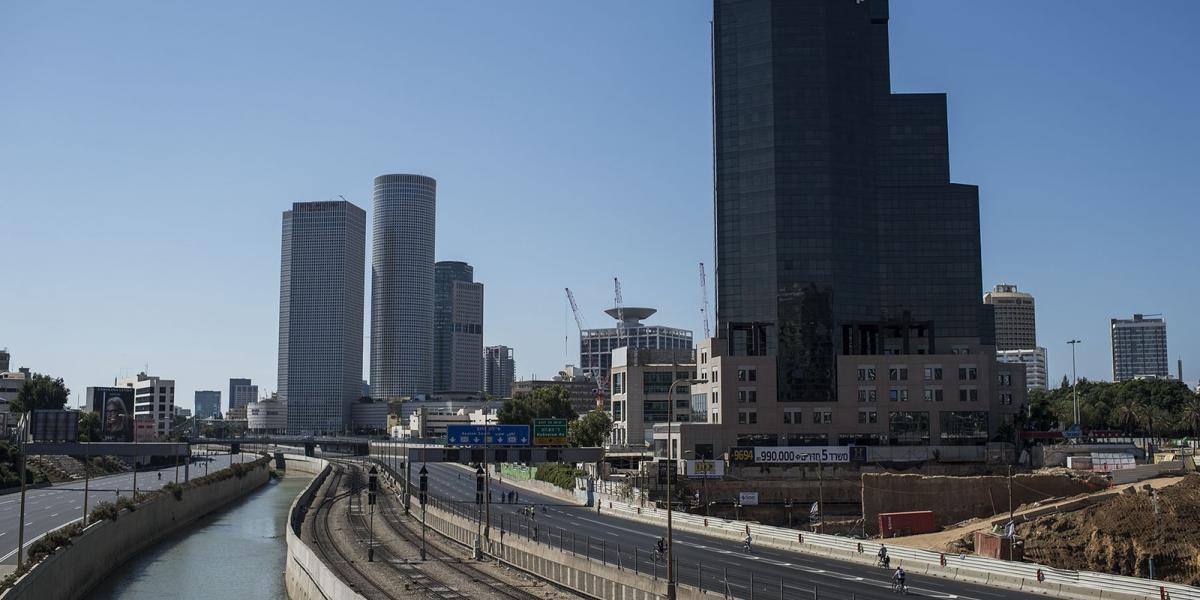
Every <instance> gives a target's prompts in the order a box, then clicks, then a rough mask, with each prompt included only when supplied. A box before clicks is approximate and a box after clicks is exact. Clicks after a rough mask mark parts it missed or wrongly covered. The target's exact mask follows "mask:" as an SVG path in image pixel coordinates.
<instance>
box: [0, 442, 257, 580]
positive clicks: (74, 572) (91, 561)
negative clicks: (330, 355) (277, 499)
mask: <svg viewBox="0 0 1200 600" xmlns="http://www.w3.org/2000/svg"><path fill="white" fill-rule="evenodd" d="M268 479H270V472H269V469H268V468H267V465H265V464H263V465H259V467H258V468H256V469H254V470H252V471H250V472H249V473H247V474H246V475H245V476H243V477H241V478H238V477H230V478H229V479H224V480H222V481H217V482H214V483H209V484H207V485H204V486H202V487H194V488H187V489H185V490H184V491H183V498H182V499H181V500H176V499H175V497H174V496H172V495H171V494H162V495H160V496H158V497H157V498H155V499H153V500H151V501H149V502H147V503H145V504H142V505H140V506H138V508H137V510H135V511H133V512H127V511H123V512H121V514H120V516H119V517H118V518H117V520H116V521H107V520H106V521H98V522H96V523H93V524H91V525H89V526H88V528H87V529H85V530H84V532H83V534H82V535H80V536H78V537H76V538H74V539H72V540H71V545H70V546H69V547H67V548H60V549H59V550H58V551H57V552H55V553H54V554H51V555H50V556H48V557H46V558H45V559H44V560H42V561H41V562H39V563H38V564H37V565H35V566H34V567H33V568H32V569H30V571H29V572H28V573H26V574H25V575H24V576H23V577H21V578H20V579H19V580H17V583H16V585H14V586H13V587H12V588H10V589H9V590H7V591H6V592H4V594H3V595H0V600H8V599H14V600H15V599H17V598H37V599H38V600H73V599H75V598H80V597H82V596H83V595H84V594H85V593H87V591H88V590H90V589H91V588H93V587H95V586H96V585H97V584H98V583H100V582H101V581H103V580H104V579H105V578H106V577H109V576H110V575H111V574H112V572H113V571H114V570H116V569H117V568H118V567H120V566H121V565H122V564H124V563H125V562H126V561H128V560H129V559H131V558H133V557H134V556H136V555H137V554H138V553H139V552H142V551H143V550H145V549H146V548H149V547H150V546H152V545H153V544H156V543H158V542H159V541H161V540H163V539H165V538H167V537H168V536H171V535H173V534H175V533H176V532H178V531H180V530H182V529H183V528H185V527H187V526H189V525H191V524H192V523H193V522H194V521H195V520H196V519H199V518H200V517H203V516H205V515H207V514H210V513H212V512H215V511H217V510H220V509H221V508H223V507H224V506H225V505H227V504H229V503H230V502H233V501H234V500H237V499H239V498H241V497H243V496H245V495H246V494H249V493H250V492H252V491H254V490H256V489H258V488H259V487H261V486H262V485H264V484H265V483H267V480H268Z"/></svg>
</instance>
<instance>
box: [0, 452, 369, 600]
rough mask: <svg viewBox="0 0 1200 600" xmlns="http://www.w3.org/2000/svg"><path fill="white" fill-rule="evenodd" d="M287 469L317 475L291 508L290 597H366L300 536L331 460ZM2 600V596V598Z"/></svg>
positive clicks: (292, 458)
mask: <svg viewBox="0 0 1200 600" xmlns="http://www.w3.org/2000/svg"><path fill="white" fill-rule="evenodd" d="M284 465H285V469H286V470H287V471H292V472H299V473H310V474H312V475H315V477H314V478H313V480H312V481H311V482H310V483H309V484H308V487H307V488H305V489H304V491H303V492H301V493H300V495H299V496H296V499H295V500H294V501H293V502H292V508H291V510H289V511H288V526H287V564H286V566H285V567H284V571H283V578H284V584H285V585H286V586H287V593H288V598H290V599H291V600H365V599H364V598H363V596H362V595H361V594H359V593H358V592H356V591H354V589H353V588H351V587H350V586H349V585H346V583H345V582H344V581H342V580H341V579H339V578H338V576H337V573H335V572H334V571H333V569H330V568H329V566H328V565H326V564H325V563H324V561H322V560H321V557H320V556H319V555H318V554H317V553H316V552H314V551H313V549H312V548H310V547H309V546H308V544H306V543H304V540H302V539H300V528H301V526H302V525H303V524H304V516H305V514H307V513H308V507H309V505H310V504H311V503H312V499H313V496H315V495H316V493H317V490H319V489H321V485H322V484H324V483H325V478H326V477H328V475H329V463H328V462H326V461H325V460H322V459H320V458H312V457H306V456H298V455H294V454H287V455H285V456H284ZM0 600H3V599H0Z"/></svg>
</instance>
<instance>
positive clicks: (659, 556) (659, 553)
mask: <svg viewBox="0 0 1200 600" xmlns="http://www.w3.org/2000/svg"><path fill="white" fill-rule="evenodd" d="M666 557H667V553H666V551H664V550H663V549H662V548H659V547H657V546H655V547H654V562H662V561H663V560H664V559H665V558H666Z"/></svg>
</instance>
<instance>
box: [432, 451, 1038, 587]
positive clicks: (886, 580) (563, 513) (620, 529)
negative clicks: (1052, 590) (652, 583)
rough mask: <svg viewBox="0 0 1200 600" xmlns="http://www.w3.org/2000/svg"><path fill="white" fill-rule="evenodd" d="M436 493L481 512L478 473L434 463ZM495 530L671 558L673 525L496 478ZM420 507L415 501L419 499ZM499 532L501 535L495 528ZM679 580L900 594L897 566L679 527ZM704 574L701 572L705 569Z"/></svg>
mask: <svg viewBox="0 0 1200 600" xmlns="http://www.w3.org/2000/svg"><path fill="white" fill-rule="evenodd" d="M427 467H428V469H429V491H430V494H431V496H433V497H435V498H441V499H446V500H450V501H453V502H459V503H461V504H460V507H462V508H464V509H465V510H468V511H474V510H477V509H476V506H475V504H474V501H475V477H474V475H473V474H472V473H471V472H469V471H467V470H465V469H463V468H461V467H458V466H454V465H448V464H435V463H428V464H427ZM418 469H419V465H413V473H412V477H413V485H414V486H415V485H416V483H417V473H416V472H417V470H418ZM491 489H492V497H493V503H492V505H491V510H492V513H491V524H492V527H493V529H495V528H499V527H500V526H501V524H503V526H504V528H505V529H506V530H507V531H510V532H511V531H513V530H516V531H519V532H521V533H522V534H526V535H527V532H529V530H530V529H531V525H532V524H533V523H536V524H537V529H538V537H539V539H541V540H542V541H543V542H545V541H546V539H547V538H549V540H550V543H551V544H552V545H555V546H560V547H570V546H575V547H576V551H577V552H578V553H580V554H582V553H583V549H584V547H585V546H586V545H587V544H590V545H591V548H592V556H593V557H599V556H600V555H601V553H603V555H604V556H605V558H606V560H607V561H608V562H609V563H613V562H616V561H617V558H616V557H617V554H618V553H619V554H620V555H621V562H622V564H623V565H624V566H625V567H626V568H628V567H629V566H630V565H634V564H635V561H636V563H637V565H638V569H639V570H641V571H643V572H646V571H648V570H651V571H653V572H657V574H658V576H659V577H662V576H664V570H665V564H664V562H663V561H661V560H660V561H655V560H654V559H653V548H654V546H655V544H656V542H657V540H658V538H659V537H665V536H666V528H665V527H660V526H654V525H648V524H645V523H641V522H636V521H631V520H628V519H624V518H621V517H619V516H616V515H610V514H606V513H604V512H603V511H601V512H600V513H597V512H596V510H595V508H593V507H581V506H572V505H567V504H565V503H563V502H562V501H561V500H559V499H557V498H550V497H546V496H541V495H538V494H536V493H533V492H529V491H526V490H521V489H519V488H515V487H511V486H508V485H506V484H503V483H500V482H498V481H497V480H496V479H492V481H491ZM508 491H515V492H517V494H519V497H518V502H517V503H515V504H505V503H500V502H497V501H499V500H500V499H501V497H502V494H504V493H506V492H508ZM530 504H534V505H537V507H538V508H539V510H538V511H537V513H536V516H535V517H534V518H533V519H532V520H531V519H529V517H528V516H525V514H524V511H525V508H526V507H527V506H529V505H530ZM414 506H415V504H414ZM493 535H494V534H493ZM673 537H674V554H675V559H676V563H677V567H676V571H677V574H676V578H677V580H678V581H679V582H680V583H682V584H687V585H695V584H696V581H697V580H698V579H699V578H703V579H702V581H703V585H704V588H705V589H706V590H714V591H721V588H723V587H725V586H728V588H729V592H730V594H731V595H734V596H737V597H739V598H749V597H751V594H750V587H751V584H750V582H751V578H752V577H753V582H754V583H753V588H754V594H753V597H754V598H757V599H759V600H769V599H771V598H776V599H778V598H780V596H781V591H780V590H781V585H780V584H781V582H782V584H783V585H782V596H783V598H784V600H792V599H804V600H812V599H813V598H814V589H815V590H817V598H819V599H820V600H825V599H829V600H842V599H845V600H872V599H880V600H881V599H885V598H895V597H896V593H895V592H893V591H892V589H891V584H890V580H891V573H892V572H891V571H890V570H885V569H883V568H878V567H869V566H865V565H860V564H856V563H850V562H842V561H838V560H833V559H828V558H824V557H819V556H813V555H809V554H802V553H798V552H789V551H785V550H775V549H770V548H765V547H753V548H752V552H751V553H746V552H745V549H744V548H743V547H742V544H741V543H739V542H733V541H727V540H722V539H719V538H715V537H708V536H704V535H699V534H693V533H684V532H679V531H676V532H675V533H674V536H673ZM701 573H702V574H701ZM908 588H909V592H908V595H909V596H914V597H925V598H943V599H963V600H994V599H997V598H1014V599H1030V600H1032V599H1035V598H1037V599H1041V598H1044V596H1041V595H1037V594H1027V593H1021V592H1016V591H1009V590H1005V589H1001V588H992V587H986V586H980V585H974V584H968V583H960V582H956V581H951V580H947V579H941V578H936V577H922V576H913V575H911V574H910V575H909V576H908Z"/></svg>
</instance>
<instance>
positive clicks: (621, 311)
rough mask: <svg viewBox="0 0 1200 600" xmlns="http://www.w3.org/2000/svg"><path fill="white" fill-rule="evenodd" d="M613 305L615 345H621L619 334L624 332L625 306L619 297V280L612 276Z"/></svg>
mask: <svg viewBox="0 0 1200 600" xmlns="http://www.w3.org/2000/svg"><path fill="white" fill-rule="evenodd" d="M613 306H616V307H617V346H618V347H619V346H623V345H624V344H622V343H621V338H622V337H623V336H622V335H621V334H623V333H625V306H624V300H623V299H622V298H621V280H620V279H617V278H616V277H615V276H614V277H613Z"/></svg>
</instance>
